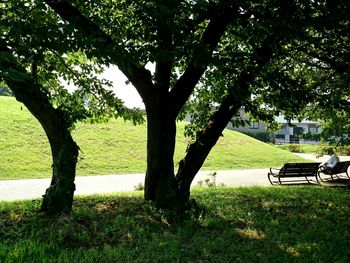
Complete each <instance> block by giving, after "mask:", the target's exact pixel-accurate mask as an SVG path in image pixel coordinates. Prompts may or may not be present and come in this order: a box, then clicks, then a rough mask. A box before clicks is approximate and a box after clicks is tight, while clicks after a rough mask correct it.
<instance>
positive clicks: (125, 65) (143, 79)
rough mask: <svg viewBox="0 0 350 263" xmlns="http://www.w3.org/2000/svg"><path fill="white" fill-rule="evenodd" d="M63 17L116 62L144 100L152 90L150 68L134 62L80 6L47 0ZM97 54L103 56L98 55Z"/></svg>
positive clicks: (104, 54)
mask: <svg viewBox="0 0 350 263" xmlns="http://www.w3.org/2000/svg"><path fill="white" fill-rule="evenodd" d="M45 3H46V4H47V5H48V6H50V7H51V8H52V9H53V10H54V11H55V12H56V13H57V14H58V15H60V16H61V18H62V19H64V20H66V21H68V22H69V23H71V24H72V25H74V26H75V27H76V28H77V29H78V30H79V31H81V32H83V33H84V34H85V35H86V36H87V37H89V39H90V41H91V40H93V45H94V47H95V48H97V49H98V51H99V52H100V54H101V55H102V56H103V58H109V60H110V61H108V62H110V63H112V64H115V65H117V66H118V68H119V69H120V70H121V71H122V72H123V73H124V75H125V76H126V77H127V78H128V79H129V80H130V82H131V83H132V84H133V85H134V86H135V88H136V89H137V91H138V92H139V94H140V96H141V97H142V99H143V100H144V101H146V100H147V98H148V97H149V93H150V92H151V91H152V88H153V83H152V76H151V74H150V72H149V71H148V70H146V69H145V68H144V67H141V66H139V65H136V64H132V63H131V62H130V60H129V59H128V57H129V56H130V54H129V53H128V52H127V51H126V50H124V49H123V48H122V47H120V46H119V44H118V43H115V41H114V40H113V39H112V37H111V36H109V35H108V34H106V33H105V32H104V31H103V30H102V29H101V28H100V27H99V26H98V25H97V24H95V23H94V22H93V21H91V20H89V18H87V17H85V16H84V15H83V14H82V13H81V12H80V10H79V9H78V8H76V7H74V6H73V5H72V4H71V3H70V1H68V0H45ZM95 55H96V56H101V55H97V54H95Z"/></svg>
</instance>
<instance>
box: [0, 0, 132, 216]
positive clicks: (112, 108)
mask: <svg viewBox="0 0 350 263" xmlns="http://www.w3.org/2000/svg"><path fill="white" fill-rule="evenodd" d="M0 7H1V9H0V10H1V11H2V16H3V17H2V19H1V35H0V37H1V38H0V79H1V80H4V81H5V83H6V84H7V86H8V87H9V88H10V89H11V90H12V92H13V93H14V95H15V97H16V99H17V100H18V101H20V102H22V103H24V105H25V106H26V107H27V108H28V109H29V111H30V112H31V113H32V114H33V115H34V117H35V118H36V119H37V120H38V121H39V122H40V124H41V126H42V127H43V129H44V130H45V133H46V135H47V138H48V140H49V143H50V146H51V153H52V161H53V164H52V180H51V184H50V187H49V188H48V189H47V190H46V193H45V195H44V196H43V197H44V198H43V202H42V207H41V209H42V211H45V212H46V213H47V214H49V215H55V214H60V213H69V212H70V210H71V208H72V202H73V194H74V190H75V185H74V179H75V169H76V162H77V157H78V151H79V147H78V146H77V144H76V143H75V142H74V140H73V138H72V136H71V130H72V128H74V124H75V123H76V122H77V121H79V120H84V119H86V118H90V119H91V120H92V121H97V120H100V119H101V118H103V117H110V116H124V117H125V118H131V117H133V116H134V114H133V113H132V112H131V111H129V110H127V109H125V108H124V106H123V104H122V102H121V101H120V100H117V99H115V98H114V95H113V94H112V92H111V91H107V90H106V89H105V87H104V86H105V85H109V83H108V82H106V81H104V80H99V79H98V78H96V77H95V76H93V73H94V72H101V70H102V68H101V67H100V66H98V65H97V64H96V63H94V61H91V60H88V59H87V58H86V56H85V55H84V54H83V53H81V52H78V50H72V49H71V47H70V46H69V44H68V43H67V37H66V35H64V34H62V32H63V29H62V28H65V31H66V32H67V30H69V28H67V27H66V26H65V25H64V24H60V23H59V20H58V17H57V16H56V15H55V14H54V13H52V12H51V13H50V12H46V9H45V6H44V5H43V4H40V3H39V4H38V5H36V4H35V3H32V2H31V1H27V2H25V1H21V2H17V1H8V3H7V6H6V9H4V8H3V7H4V6H3V4H0ZM41 8H42V9H41ZM4 18H6V19H4ZM43 21H44V22H45V24H42V22H43ZM46 27H47V28H49V29H50V30H49V31H46ZM72 52H74V53H72ZM78 66H79V68H78ZM60 77H62V78H64V79H66V80H67V81H70V82H72V83H74V84H75V85H76V86H77V87H78V88H77V90H76V91H75V92H72V93H69V92H68V91H67V90H66V89H65V88H64V87H63V86H62V85H61V84H60V82H61V81H60ZM102 98H103V99H102ZM138 118H139V115H135V121H137V120H139V119H138Z"/></svg>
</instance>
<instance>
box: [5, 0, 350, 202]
mask: <svg viewBox="0 0 350 263" xmlns="http://www.w3.org/2000/svg"><path fill="white" fill-rule="evenodd" d="M9 2H10V3H11V7H12V9H10V10H11V11H10V12H8V15H10V17H11V16H12V13H14V14H16V15H15V16H14V17H17V20H16V19H15V21H14V22H13V23H12V22H11V23H8V24H6V23H4V25H5V26H3V27H2V28H5V36H6V39H5V42H6V46H11V43H16V45H17V47H16V49H10V50H11V51H12V52H14V51H15V52H16V56H17V59H22V60H23V61H25V62H27V61H28V62H31V66H32V68H33V69H34V70H32V73H36V75H38V77H40V76H41V75H40V74H38V73H41V71H40V70H39V67H40V66H43V68H45V69H48V68H51V66H52V65H54V66H55V67H54V68H51V69H52V70H49V72H46V71H43V72H46V73H45V74H46V75H45V74H44V75H43V78H42V80H43V81H46V79H47V78H48V79H50V78H49V76H51V75H50V74H52V72H57V73H58V72H62V71H64V72H65V73H64V74H63V75H64V76H66V78H68V79H69V80H71V81H73V82H74V83H76V84H78V85H79V86H80V87H81V89H78V91H77V93H73V94H76V96H75V97H74V95H70V94H68V93H67V92H65V91H64V89H62V87H61V88H59V89H56V90H58V92H57V93H58V94H60V95H62V94H63V96H62V99H61V101H65V102H66V101H69V100H70V99H73V101H74V99H79V100H81V99H82V98H84V99H86V98H88V99H89V102H90V98H92V99H91V101H94V97H95V95H96V94H98V98H99V99H101V102H99V103H101V104H99V103H97V105H98V106H97V108H94V107H91V109H92V110H94V111H93V112H100V110H102V109H103V110H105V109H108V107H109V106H110V105H109V103H110V102H111V101H112V102H113V105H114V106H120V102H119V101H118V100H110V99H109V98H110V95H111V94H110V93H109V92H108V91H106V90H105V89H104V87H102V83H101V82H99V80H97V79H95V78H93V77H90V73H91V71H96V70H97V71H98V70H101V67H102V65H103V66H109V65H116V66H118V68H119V69H120V70H121V71H122V72H123V73H124V75H125V76H126V77H127V78H128V79H129V81H130V82H131V83H132V84H133V85H134V86H135V88H136V89H137V91H138V93H139V94H140V96H141V97H142V99H143V101H144V103H145V106H146V113H147V127H148V143H147V171H146V181H145V198H146V199H147V200H152V201H154V203H155V204H157V205H158V206H165V207H174V206H177V205H178V204H180V205H183V204H184V203H186V202H187V201H188V198H189V195H190V193H189V188H190V184H191V182H192V180H193V178H194V176H195V175H196V173H197V172H198V170H199V169H200V167H201V165H202V164H203V162H204V160H205V158H206V157H207V155H208V154H209V152H210V150H211V149H212V147H213V146H214V145H215V143H216V142H217V140H218V138H219V137H220V135H221V133H222V130H223V129H224V128H225V127H226V125H227V123H228V122H229V121H231V120H232V118H233V117H235V116H236V114H237V112H238V111H239V109H240V108H241V107H244V108H245V109H246V111H248V112H251V113H252V114H253V115H256V116H257V117H259V118H264V119H269V118H271V116H273V114H277V113H279V112H283V113H284V114H285V115H286V116H287V117H292V116H297V117H301V116H304V115H305V114H306V112H309V111H306V109H311V108H312V107H311V106H312V105H313V106H314V109H324V110H325V111H327V112H329V110H330V109H331V108H332V105H335V107H336V109H338V105H339V102H340V101H344V98H346V97H347V98H348V97H349V91H348V89H346V88H344V87H347V86H346V83H347V78H348V65H349V61H348V57H349V56H347V55H348V50H349V45H348V44H349V35H348V34H349V33H348V30H347V29H348V26H349V14H350V12H349V3H347V1H341V0H339V1H335V2H332V3H331V1H307V0H299V1H294V0H287V1H276V0H259V1H220V0H215V1H214V0H213V1H206V0H200V1H186V0H161V1H159V0H158V1H153V0H152V1H144V0H137V1H129V0H122V1H114V0H111V1H110V0H108V1H107V0H101V1H92V0H91V1H90V0H89V1H81V0H37V1H29V0H27V1H19V3H18V2H15V1H9ZM39 20H40V23H38V21H39ZM33 25H34V26H33ZM14 28H15V29H16V30H14ZM13 32H16V33H15V34H13ZM2 38H3V37H2ZM28 47H29V48H28ZM44 58H45V59H44ZM148 63H153V64H154V65H155V72H150V71H149V70H148V69H147V68H146V65H147V64H148ZM57 65H60V67H59V69H58V68H57ZM77 65H79V67H81V69H80V70H77V69H76V68H75V66H77ZM33 66H34V67H33ZM12 75H13V74H12ZM36 75H35V76H36ZM77 76H80V77H78V78H77ZM57 80H58V78H56V82H55V85H53V86H57V85H58V83H57ZM54 90H55V89H54ZM330 90H331V92H329V91H330ZM51 93H52V92H51ZM51 93H50V95H51ZM52 94H56V93H52ZM329 94H331V95H330V96H328V95H329ZM337 94H338V95H337ZM58 101H60V100H58ZM98 101H100V100H98ZM345 101H346V100H345ZM69 104H70V105H72V107H71V108H70V109H67V111H66V112H68V113H70V114H72V116H75V117H73V119H74V118H76V119H79V115H75V111H76V109H79V105H82V107H84V106H86V101H85V100H82V103H81V104H79V103H65V104H64V105H69ZM115 104H117V105H115ZM344 104H346V103H344ZM100 106H101V107H100ZM189 109H190V111H191V112H192V115H193V117H194V119H193V123H194V124H195V125H194V126H193V127H192V128H189V129H188V130H187V131H188V133H189V134H192V135H193V137H194V140H193V141H192V143H191V144H190V145H189V147H188V152H187V154H186V156H185V157H184V159H183V160H182V161H181V162H180V164H179V169H178V172H177V173H176V175H175V171H174V169H175V168H174V161H173V154H174V148H175V134H176V119H177V118H178V117H181V116H183V115H184V114H186V112H187V110H189ZM333 109H334V107H333ZM339 109H340V108H339ZM89 110H90V109H89ZM345 110H347V111H348V108H347V109H345ZM78 112H79V114H81V113H82V112H84V111H81V110H79V111H78ZM118 112H122V113H123V112H124V113H123V114H121V115H123V116H125V110H124V109H122V107H119V111H118ZM93 114H94V113H92V115H93ZM86 115H88V114H85V115H84V116H83V117H84V118H85V117H86Z"/></svg>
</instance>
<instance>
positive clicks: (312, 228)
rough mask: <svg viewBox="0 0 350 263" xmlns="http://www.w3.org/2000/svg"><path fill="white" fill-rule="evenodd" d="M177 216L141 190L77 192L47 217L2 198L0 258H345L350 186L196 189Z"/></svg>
mask: <svg viewBox="0 0 350 263" xmlns="http://www.w3.org/2000/svg"><path fill="white" fill-rule="evenodd" d="M193 196H194V197H195V198H196V200H197V202H198V204H199V206H200V207H201V208H204V210H202V211H203V212H201V213H188V214H187V217H185V218H184V219H182V220H176V215H175V214H174V213H165V212H164V211H161V210H157V209H155V208H153V207H152V206H151V205H150V204H149V203H147V202H144V201H143V200H142V196H141V193H136V194H132V195H128V194H123V195H111V196H94V197H91V196H89V197H85V198H77V199H76V200H75V202H74V208H73V212H72V215H71V218H61V219H60V220H58V221H55V220H48V219H45V218H44V217H42V216H40V215H39V214H38V213H36V211H35V203H34V202H32V201H25V202H16V203H4V202H3V203H1V202H0V211H2V212H1V213H0V240H1V242H0V262H84V263H85V262H284V263H285V262H349V261H348V260H349V258H350V232H349V230H350V220H349V217H348V215H349V214H350V206H349V205H348V200H349V198H350V191H347V190H345V189H331V188H322V187H313V186H304V187H300V186H299V187H259V188H258V187H256V188H249V187H243V188H233V189H232V188H210V189H205V190H203V189H197V190H194V191H193Z"/></svg>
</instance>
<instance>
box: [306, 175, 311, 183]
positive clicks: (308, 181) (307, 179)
mask: <svg viewBox="0 0 350 263" xmlns="http://www.w3.org/2000/svg"><path fill="white" fill-rule="evenodd" d="M305 179H306V181H307V183H308V184H309V183H310V180H309V178H307V176H305Z"/></svg>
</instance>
